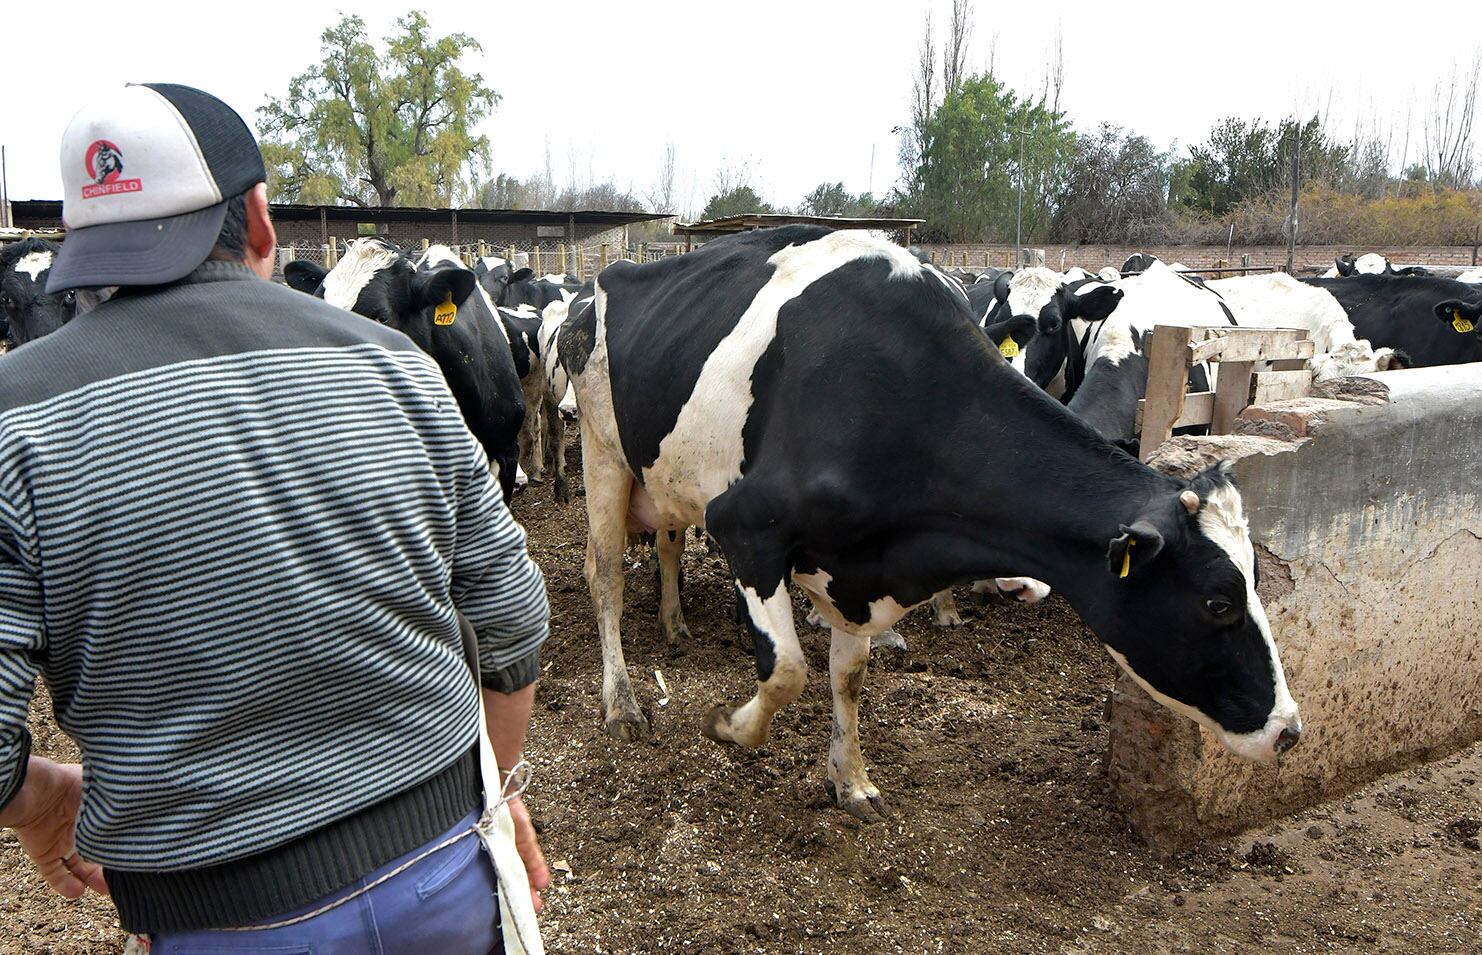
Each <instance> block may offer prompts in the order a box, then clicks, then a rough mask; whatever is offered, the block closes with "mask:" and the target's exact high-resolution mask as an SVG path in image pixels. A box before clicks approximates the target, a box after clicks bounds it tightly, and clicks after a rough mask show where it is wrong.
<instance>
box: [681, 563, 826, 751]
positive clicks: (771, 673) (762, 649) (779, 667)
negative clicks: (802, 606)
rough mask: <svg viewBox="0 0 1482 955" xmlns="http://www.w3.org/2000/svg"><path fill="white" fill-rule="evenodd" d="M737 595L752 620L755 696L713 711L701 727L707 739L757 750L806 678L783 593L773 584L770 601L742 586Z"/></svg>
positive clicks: (783, 587)
mask: <svg viewBox="0 0 1482 955" xmlns="http://www.w3.org/2000/svg"><path fill="white" fill-rule="evenodd" d="M738 590H739V591H740V593H741V596H742V597H743V598H744V599H745V605H746V610H747V613H748V614H750V616H751V621H750V623H751V634H752V640H753V642H754V646H755V652H756V677H757V679H756V695H755V696H753V697H752V698H751V699H750V700H748V701H747V702H746V703H745V704H743V705H742V706H740V707H738V708H736V709H734V710H733V709H731V708H730V707H728V706H724V705H722V706H717V707H716V708H715V709H713V710H711V711H710V714H709V716H707V717H706V719H705V724H704V727H703V730H704V733H705V735H706V736H708V737H710V738H711V739H713V740H717V741H720V742H726V743H739V744H740V745H742V746H760V745H761V744H763V743H765V742H766V741H767V736H768V734H769V733H770V731H771V726H772V717H773V716H775V715H776V713H777V711H778V710H780V709H782V708H783V707H784V706H786V705H787V704H789V703H791V702H792V701H793V700H795V699H797V698H798V694H799V693H802V692H803V684H804V683H805V682H806V681H807V678H808V664H807V662H806V661H805V660H804V659H803V650H802V647H800V646H798V635H797V631H796V629H795V627H794V625H793V618H792V600H791V599H789V597H788V594H787V587H786V585H785V584H783V583H780V582H779V583H778V584H777V585H776V589H775V590H773V592H772V594H771V596H769V597H765V598H764V597H761V596H760V595H758V594H757V592H756V591H755V590H753V589H752V588H750V587H747V586H746V585H745V584H739V585H738Z"/></svg>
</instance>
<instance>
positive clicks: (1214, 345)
mask: <svg viewBox="0 0 1482 955" xmlns="http://www.w3.org/2000/svg"><path fill="white" fill-rule="evenodd" d="M1228 340H1229V339H1225V338H1211V339H1209V340H1208V341H1202V342H1195V343H1194V344H1192V345H1190V346H1189V364H1190V365H1195V364H1198V363H1199V362H1201V361H1209V360H1210V359H1211V358H1214V357H1216V356H1217V355H1219V354H1221V353H1222V352H1224V350H1225V342H1227V341H1228Z"/></svg>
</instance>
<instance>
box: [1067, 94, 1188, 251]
mask: <svg viewBox="0 0 1482 955" xmlns="http://www.w3.org/2000/svg"><path fill="white" fill-rule="evenodd" d="M1172 167H1173V158H1172V156H1171V155H1164V154H1162V153H1159V152H1158V150H1157V149H1155V148H1154V147H1153V144H1152V143H1151V142H1150V141H1149V140H1148V139H1147V137H1145V136H1139V135H1136V134H1135V133H1131V132H1128V131H1125V130H1123V129H1122V128H1121V127H1118V126H1113V125H1111V124H1110V123H1102V124H1101V128H1100V129H1099V130H1097V131H1096V133H1095V134H1092V135H1086V136H1081V137H1078V138H1077V140H1076V148H1075V155H1074V158H1073V159H1072V160H1071V162H1070V166H1069V170H1068V172H1067V174H1066V181H1065V191H1064V193H1063V194H1062V195H1061V197H1060V200H1059V202H1058V206H1057V208H1056V210H1055V219H1054V224H1053V226H1052V229H1051V234H1052V236H1053V237H1054V238H1055V240H1057V241H1060V242H1074V243H1085V242H1099V243H1129V244H1131V243H1136V242H1140V241H1144V238H1145V237H1146V236H1147V235H1148V234H1149V231H1150V227H1153V226H1156V225H1157V224H1160V223H1161V222H1162V220H1163V219H1164V218H1165V216H1166V213H1167V205H1166V202H1165V198H1166V196H1167V195H1168V189H1169V179H1170V176H1171V174H1172Z"/></svg>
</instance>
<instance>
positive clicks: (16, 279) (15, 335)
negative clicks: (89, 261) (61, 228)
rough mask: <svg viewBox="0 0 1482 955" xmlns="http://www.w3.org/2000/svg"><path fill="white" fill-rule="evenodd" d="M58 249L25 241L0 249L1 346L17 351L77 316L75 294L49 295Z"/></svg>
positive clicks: (49, 244) (41, 240)
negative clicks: (53, 264) (48, 286)
mask: <svg viewBox="0 0 1482 955" xmlns="http://www.w3.org/2000/svg"><path fill="white" fill-rule="evenodd" d="M61 248H62V247H61V246H59V245H57V244H56V243H54V242H48V241H46V240H45V239H37V238H34V237H32V238H27V239H22V240H20V241H19V242H12V243H9V244H8V245H3V246H0V343H3V345H4V346H5V347H6V348H16V347H19V346H21V345H24V344H26V343H27V342H29V341H33V340H35V339H37V338H40V337H41V336H43V335H49V334H51V333H52V332H54V331H56V330H57V329H59V328H61V327H62V326H63V325H65V324H67V323H68V322H70V321H71V320H72V318H73V317H74V316H75V315H77V313H78V294H77V293H76V292H75V291H67V292H63V293H62V294H60V295H50V294H48V293H47V291H46V279H47V276H48V275H50V274H51V265H52V262H53V261H55V259H56V255H57V253H58V252H59V251H61Z"/></svg>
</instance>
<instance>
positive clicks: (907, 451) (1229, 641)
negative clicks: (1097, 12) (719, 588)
mask: <svg viewBox="0 0 1482 955" xmlns="http://www.w3.org/2000/svg"><path fill="white" fill-rule="evenodd" d="M596 291H597V295H596V297H595V299H594V301H592V302H586V301H581V302H580V303H579V304H578V305H574V306H573V308H572V312H571V315H570V317H569V318H568V319H567V321H566V323H565V324H564V325H563V326H562V327H561V330H560V332H559V342H560V357H561V361H562V363H563V364H564V365H565V367H566V369H567V371H568V372H569V373H570V374H571V376H572V379H573V382H574V384H575V387H576V394H577V399H578V401H579V402H580V404H581V411H582V428H581V438H582V460H583V467H584V470H585V483H586V501H587V515H588V529H589V538H588V548H587V560H586V568H585V570H586V576H587V580H588V582H589V585H590V587H591V592H592V597H593V601H594V604H595V609H596V616H597V620H598V630H599V633H600V634H601V638H602V647H603V693H602V696H603V702H604V707H605V719H606V725H607V729H608V731H609V732H610V733H612V734H613V735H616V736H619V737H622V738H634V737H637V736H641V735H645V734H646V732H647V724H646V721H645V720H644V717H643V715H642V713H641V712H640V711H639V709H638V705H637V702H636V700H635V699H634V696H633V690H632V686H631V684H630V683H629V680H628V674H627V669H626V666H625V662H624V659H623V652H622V643H621V639H620V633H619V622H620V619H621V615H622V608H623V605H622V588H623V552H624V545H625V543H626V539H627V532H628V530H629V528H630V527H632V528H634V529H637V530H652V531H659V532H661V533H659V534H658V539H659V542H660V546H661V547H662V546H663V543H664V541H665V540H666V539H668V538H670V535H669V534H668V533H667V532H669V531H675V532H676V536H677V535H678V534H680V533H682V531H683V529H684V528H686V527H689V526H692V525H703V526H704V527H705V528H706V529H707V530H708V531H709V532H710V534H711V535H712V536H713V537H714V538H715V539H716V541H717V542H718V543H719V544H720V547H721V549H722V551H723V552H724V554H725V556H726V559H727V560H728V561H729V562H730V566H731V569H732V573H733V575H734V578H735V582H736V586H737V587H738V589H739V593H740V594H741V595H742V597H743V598H744V601H745V604H746V609H747V611H748V613H749V616H750V620H751V625H752V631H753V640H754V646H755V656H756V662H757V677H758V683H757V691H756V695H755V696H754V697H753V698H752V699H751V700H750V701H748V702H747V703H745V704H744V705H742V706H740V707H738V708H735V709H732V708H729V707H725V706H720V707H717V708H716V709H715V710H713V711H712V713H711V714H710V716H709V718H708V719H707V721H706V726H705V732H706V733H707V735H709V736H711V737H712V738H714V739H717V740H723V741H730V742H735V743H739V744H742V745H746V746H756V745H759V744H761V743H762V742H763V741H765V740H766V739H767V736H768V733H769V728H770V725H771V721H772V718H773V716H774V715H775V714H776V712H777V711H778V710H779V709H780V708H781V707H783V706H785V705H786V704H787V703H789V702H791V701H792V700H794V699H796V698H797V696H798V694H799V693H800V692H801V691H802V689H803V686H804V682H805V678H806V672H807V663H806V660H805V657H804V655H803V652H802V649H801V647H800V646H799V643H798V638H797V634H796V631H795V627H794V621H793V611H792V602H791V600H790V598H789V595H788V584H789V582H791V583H794V584H797V585H798V586H799V587H801V588H802V589H803V591H804V592H805V593H806V594H807V595H808V597H809V598H810V599H811V601H812V603H813V606H814V608H815V609H817V610H818V612H819V613H820V614H821V615H822V616H823V617H824V619H825V620H827V621H828V622H829V624H830V625H831V626H832V627H833V637H832V647H831V650H830V655H829V656H830V659H829V663H830V681H831V684H832V688H833V697H834V709H833V712H834V732H833V737H832V739H833V742H832V744H831V747H830V754H829V761H828V775H829V778H830V780H831V781H832V783H833V785H834V791H835V796H836V798H837V800H838V802H839V804H840V805H842V806H843V807H844V808H846V809H848V810H849V811H850V812H852V813H854V814H856V815H858V816H860V817H862V818H866V819H877V818H879V817H880V815H881V814H882V813H883V811H884V804H883V802H882V800H881V798H880V792H879V790H878V789H876V788H875V786H874V785H873V784H872V783H871V782H870V780H869V777H868V775H867V774H866V772H865V765H864V759H863V756H862V754H861V752H860V748H859V733H858V704H859V695H860V690H861V688H862V686H863V683H864V677H865V663H866V658H867V656H868V653H869V646H870V639H869V638H870V636H871V635H872V634H876V633H880V632H881V631H883V630H884V629H885V628H887V627H889V626H890V625H891V624H892V623H894V622H895V621H896V620H897V619H899V618H900V617H901V615H903V614H904V613H905V612H906V611H907V610H908V609H909V608H910V607H912V606H914V605H916V604H919V603H922V602H924V601H926V600H927V599H928V598H929V597H930V596H931V595H932V594H934V593H936V592H938V591H940V590H942V589H944V588H946V587H949V586H952V585H954V584H958V583H966V582H968V581H972V580H980V579H991V578H994V577H998V576H1001V575H1007V574H1019V573H1024V572H1028V573H1031V574H1033V575H1034V576H1035V577H1036V578H1039V579H1042V580H1045V581H1047V582H1049V583H1051V584H1052V585H1053V586H1054V587H1055V588H1056V589H1058V590H1060V591H1061V592H1062V593H1063V594H1064V595H1065V597H1066V599H1068V600H1069V601H1070V603H1071V605H1072V606H1073V607H1074V608H1075V609H1076V610H1077V611H1078V612H1079V613H1080V615H1081V617H1082V618H1083V619H1085V620H1086V622H1087V623H1088V624H1089V625H1090V626H1091V628H1092V629H1093V630H1094V631H1095V632H1096V633H1097V634H1098V635H1099V636H1100V637H1101V639H1102V640H1103V641H1104V642H1105V644H1106V646H1107V648H1108V649H1109V650H1110V652H1111V653H1112V655H1113V656H1114V657H1115V658H1116V659H1117V660H1118V662H1119V663H1121V665H1122V666H1123V667H1124V668H1125V669H1126V670H1127V671H1128V672H1129V673H1130V674H1132V675H1133V677H1134V678H1135V679H1137V680H1138V681H1139V682H1140V683H1141V684H1142V685H1143V686H1145V687H1147V688H1148V689H1150V690H1151V692H1152V693H1153V694H1154V695H1155V696H1156V697H1157V698H1158V699H1159V700H1161V701H1162V702H1164V703H1165V704H1167V705H1168V706H1170V707H1172V708H1173V709H1175V710H1176V711H1178V712H1180V713H1184V714H1186V715H1188V716H1191V717H1192V718H1194V719H1196V720H1198V721H1199V722H1200V723H1202V724H1203V725H1204V726H1206V727H1208V728H1210V729H1211V730H1213V731H1214V732H1216V733H1217V734H1219V736H1220V737H1221V738H1222V739H1223V740H1224V742H1225V743H1226V744H1227V745H1228V746H1229V747H1230V748H1231V749H1233V750H1234V751H1236V752H1237V753H1239V754H1241V755H1243V756H1246V757H1249V758H1252V759H1262V760H1268V761H1271V760H1275V759H1276V758H1277V757H1278V756H1279V755H1280V754H1281V753H1282V752H1284V751H1285V750H1287V749H1289V748H1290V747H1291V746H1292V745H1294V744H1295V743H1296V741H1297V739H1298V736H1299V732H1300V723H1299V720H1298V717H1297V707H1296V704H1295V703H1294V702H1293V701H1292V698H1291V695H1290V693H1289V692H1288V691H1287V687H1286V680H1285V676H1284V674H1283V671H1282V668H1281V663H1280V661H1279V659H1278V658H1277V653H1276V647H1275V645H1274V643H1273V642H1272V638H1271V631H1270V626H1269V624H1268V623H1267V621H1266V615H1265V612H1264V610H1263V609H1262V607H1261V603H1260V599H1259V598H1258V597H1257V596H1256V592H1255V581H1254V555H1253V552H1252V548H1251V543H1250V539H1249V537H1248V535H1247V533H1246V530H1245V519H1244V516H1243V513H1242V510H1243V508H1242V504H1241V500H1240V494H1239V492H1238V491H1237V490H1236V489H1235V488H1234V486H1233V485H1232V484H1231V483H1230V479H1229V477H1228V474H1227V473H1226V472H1225V471H1224V470H1222V469H1218V468H1216V469H1212V470H1210V471H1207V472H1205V473H1203V474H1201V475H1200V476H1198V477H1197V478H1196V479H1194V480H1193V481H1184V480H1180V479H1177V478H1173V477H1169V476H1167V475H1164V474H1160V473H1158V472H1155V471H1153V470H1152V469H1150V468H1148V467H1145V466H1144V465H1142V464H1139V463H1138V462H1137V461H1136V460H1134V459H1133V458H1131V457H1128V456H1127V455H1126V454H1124V453H1123V452H1121V451H1119V450H1118V449H1116V448H1115V447H1114V446H1113V445H1111V444H1110V443H1109V442H1107V441H1105V440H1103V439H1102V438H1100V437H1099V436H1098V435H1097V434H1096V433H1095V432H1094V431H1092V430H1091V429H1090V428H1089V427H1087V426H1086V425H1085V424H1083V423H1082V422H1081V421H1079V420H1077V419H1076V418H1075V417H1074V416H1073V415H1071V414H1070V413H1069V412H1068V411H1066V409H1065V408H1064V407H1062V406H1061V405H1060V404H1059V403H1058V402H1056V401H1055V400H1054V399H1052V398H1050V397H1049V396H1047V395H1046V394H1045V393H1044V392H1042V391H1041V390H1040V389H1038V388H1037V387H1035V386H1034V385H1033V384H1032V383H1031V382H1029V381H1028V380H1027V379H1026V378H1024V376H1022V375H1020V374H1018V373H1017V372H1015V371H1013V370H1012V369H1011V368H1010V367H1009V365H1008V364H1007V363H1006V362H1004V361H1003V360H1002V357H1001V355H1000V354H999V351H998V349H997V348H995V347H993V345H992V343H991V342H990V340H989V339H988V337H987V336H986V335H984V334H983V331H982V329H981V328H979V327H977V324H976V322H975V321H974V316H973V315H972V314H971V312H970V310H969V307H968V303H967V300H966V298H965V297H964V296H963V295H962V293H961V290H960V289H959V288H958V287H957V286H956V285H955V284H951V283H946V282H943V281H941V279H940V274H939V273H935V270H932V269H929V268H926V267H923V266H922V265H921V263H919V262H918V261H917V260H916V259H915V258H914V257H913V256H912V255H911V254H910V253H909V252H907V251H906V250H904V249H901V248H900V247H898V246H894V245H891V244H890V243H888V242H885V241H883V240H880V239H875V238H872V237H870V236H867V235H863V234H860V233H857V232H831V231H829V230H827V229H821V228H816V227H811V226H790V227H786V228H781V229H761V230H757V231H755V232H751V233H744V234H740V235H735V236H726V237H724V238H720V239H716V240H714V241H712V242H709V243H706V244H705V246H704V247H703V248H701V249H700V250H698V251H696V252H692V253H690V254H688V255H682V256H676V257H673V258H669V259H664V260H662V261H659V262H655V263H651V264H647V265H634V264H632V263H625V262H623V263H616V264H614V265H612V266H611V267H609V268H608V269H606V270H604V271H603V272H602V274H601V275H600V276H599V277H598V279H597V283H596ZM597 301H601V302H604V305H603V308H602V316H601V320H600V321H599V320H598V315H597V310H596V307H595V306H596V302H597ZM1025 440H1029V441H1031V444H1030V445H1028V446H1026V445H1024V444H1023V441H1025ZM1047 476H1052V477H1053V479H1047ZM680 539H682V538H680Z"/></svg>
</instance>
